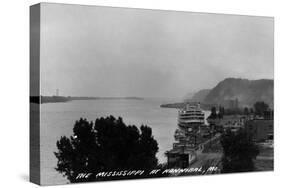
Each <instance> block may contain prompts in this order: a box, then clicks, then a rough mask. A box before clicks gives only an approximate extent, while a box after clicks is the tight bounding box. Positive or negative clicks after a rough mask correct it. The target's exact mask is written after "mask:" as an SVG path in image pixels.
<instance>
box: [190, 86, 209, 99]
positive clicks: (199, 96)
mask: <svg viewBox="0 0 281 188" xmlns="http://www.w3.org/2000/svg"><path fill="white" fill-rule="evenodd" d="M210 91H211V90H210V89H202V90H200V91H198V92H197V93H195V94H194V95H193V96H192V98H191V101H194V102H203V101H204V100H205V98H206V96H207V95H208V94H209V93H210Z"/></svg>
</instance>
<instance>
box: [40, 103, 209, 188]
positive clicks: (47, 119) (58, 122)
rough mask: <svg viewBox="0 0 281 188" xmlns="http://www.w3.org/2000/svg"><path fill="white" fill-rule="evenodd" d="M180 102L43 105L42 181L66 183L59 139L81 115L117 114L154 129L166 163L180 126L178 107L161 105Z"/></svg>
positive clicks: (90, 117)
mask: <svg viewBox="0 0 281 188" xmlns="http://www.w3.org/2000/svg"><path fill="white" fill-rule="evenodd" d="M171 102H176V100H171V99H144V100H80V101H79V100H77V101H70V102H66V103H46V104H42V105H41V127H40V128H41V130H40V131H41V133H40V134H41V165H42V166H41V181H42V184H45V185H48V184H64V183H66V182H67V179H66V178H64V177H63V176H62V175H61V174H59V173H58V172H56V170H55V167H56V164H57V159H56V158H55V155H54V152H55V151H57V148H56V141H57V140H59V139H60V137H61V136H70V135H71V134H72V129H73V126H74V123H75V121H76V120H78V119H80V118H81V117H83V118H87V120H92V121H93V122H94V121H95V119H96V118H100V117H105V116H109V115H113V116H115V117H118V116H121V117H122V118H123V121H124V122H125V123H126V124H127V125H128V124H131V125H132V124H134V125H136V126H137V127H140V126H141V125H142V124H145V125H148V126H150V127H151V128H152V134H153V135H154V138H155V139H156V140H157V142H158V146H159V152H158V153H157V157H158V159H159V162H160V163H163V162H166V158H165V155H164V153H165V151H167V150H169V149H171V148H172V144H173V141H174V137H173V134H174V132H175V129H176V128H177V113H178V112H177V109H172V108H160V105H161V104H163V103H171ZM205 113H209V112H205Z"/></svg>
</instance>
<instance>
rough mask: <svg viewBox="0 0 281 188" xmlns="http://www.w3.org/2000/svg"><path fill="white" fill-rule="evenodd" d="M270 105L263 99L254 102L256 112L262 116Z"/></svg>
mask: <svg viewBox="0 0 281 188" xmlns="http://www.w3.org/2000/svg"><path fill="white" fill-rule="evenodd" d="M268 108H269V106H268V104H266V103H265V102H263V101H258V102H256V103H255V104H254V109H255V114H256V115H259V116H262V115H263V113H264V112H265V111H266V110H268Z"/></svg>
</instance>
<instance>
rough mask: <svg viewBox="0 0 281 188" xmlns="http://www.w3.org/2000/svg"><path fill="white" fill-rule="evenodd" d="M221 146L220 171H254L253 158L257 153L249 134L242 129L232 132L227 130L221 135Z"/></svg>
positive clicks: (257, 150)
mask: <svg viewBox="0 0 281 188" xmlns="http://www.w3.org/2000/svg"><path fill="white" fill-rule="evenodd" d="M221 145H222V147H223V158H222V166H223V168H222V172H224V173H232V172H249V171H254V163H253V159H255V158H256V156H257V155H258V154H259V149H258V147H257V146H256V145H255V144H254V142H253V141H252V138H251V136H250V135H249V134H248V133H246V132H245V131H243V130H239V131H238V133H233V132H231V131H230V130H227V131H226V132H225V133H224V134H223V135H222V137H221Z"/></svg>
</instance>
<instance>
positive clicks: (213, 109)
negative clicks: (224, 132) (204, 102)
mask: <svg viewBox="0 0 281 188" xmlns="http://www.w3.org/2000/svg"><path fill="white" fill-rule="evenodd" d="M208 118H210V119H216V118H217V109H216V107H212V108H211V114H210V115H209V117H208Z"/></svg>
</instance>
